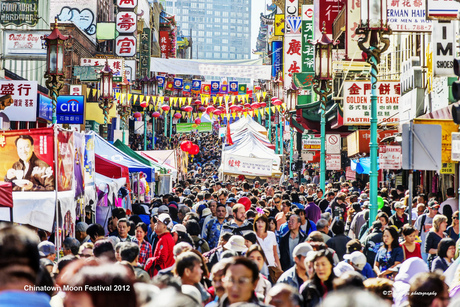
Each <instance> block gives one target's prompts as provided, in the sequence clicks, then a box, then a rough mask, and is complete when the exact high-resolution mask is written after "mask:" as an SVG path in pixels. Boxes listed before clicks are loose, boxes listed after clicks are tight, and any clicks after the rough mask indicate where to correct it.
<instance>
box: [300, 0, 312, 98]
mask: <svg viewBox="0 0 460 307" xmlns="http://www.w3.org/2000/svg"><path fill="white" fill-rule="evenodd" d="M313 17H314V13H313V5H302V72H303V73H305V74H304V75H305V78H303V80H304V81H303V82H302V84H303V86H302V89H303V90H304V93H303V94H304V95H305V98H304V99H303V103H307V104H308V103H310V102H311V100H312V94H313V91H312V89H313V87H312V86H313V78H314V77H315V64H314V63H315V46H314V45H312V44H311V43H312V42H313V33H314V32H313Z"/></svg>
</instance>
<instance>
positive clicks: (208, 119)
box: [200, 112, 214, 123]
mask: <svg viewBox="0 0 460 307" xmlns="http://www.w3.org/2000/svg"><path fill="white" fill-rule="evenodd" d="M200 119H201V122H202V123H212V122H214V121H213V120H212V119H211V117H209V114H208V113H206V112H205V113H203V115H201V118H200Z"/></svg>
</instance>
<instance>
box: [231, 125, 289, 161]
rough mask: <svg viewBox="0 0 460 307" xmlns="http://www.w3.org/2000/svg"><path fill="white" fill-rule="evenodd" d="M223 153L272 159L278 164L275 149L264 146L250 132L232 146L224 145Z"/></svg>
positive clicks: (278, 159)
mask: <svg viewBox="0 0 460 307" xmlns="http://www.w3.org/2000/svg"><path fill="white" fill-rule="evenodd" d="M224 153H231V154H235V155H240V156H245V157H251V158H261V159H273V162H274V164H277V165H279V163H280V158H279V157H278V156H277V155H276V154H275V151H274V150H273V149H270V148H268V147H267V146H265V145H264V144H263V143H261V142H260V141H259V140H258V139H257V138H256V137H255V136H253V135H252V134H250V133H248V134H247V137H245V138H242V139H241V141H239V142H238V143H236V144H233V145H232V146H226V147H225V148H224Z"/></svg>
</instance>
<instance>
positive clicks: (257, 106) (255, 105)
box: [251, 102, 260, 110]
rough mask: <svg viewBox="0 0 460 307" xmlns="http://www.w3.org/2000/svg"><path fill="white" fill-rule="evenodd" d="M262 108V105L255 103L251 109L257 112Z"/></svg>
mask: <svg viewBox="0 0 460 307" xmlns="http://www.w3.org/2000/svg"><path fill="white" fill-rule="evenodd" d="M258 108H260V105H259V104H258V103H257V102H254V103H252V104H251V109H253V110H255V109H258Z"/></svg>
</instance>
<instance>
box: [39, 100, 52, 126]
mask: <svg viewBox="0 0 460 307" xmlns="http://www.w3.org/2000/svg"><path fill="white" fill-rule="evenodd" d="M38 117H40V118H43V119H44V120H48V121H52V120H53V101H52V100H51V98H48V97H46V96H43V95H42V94H38Z"/></svg>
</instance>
